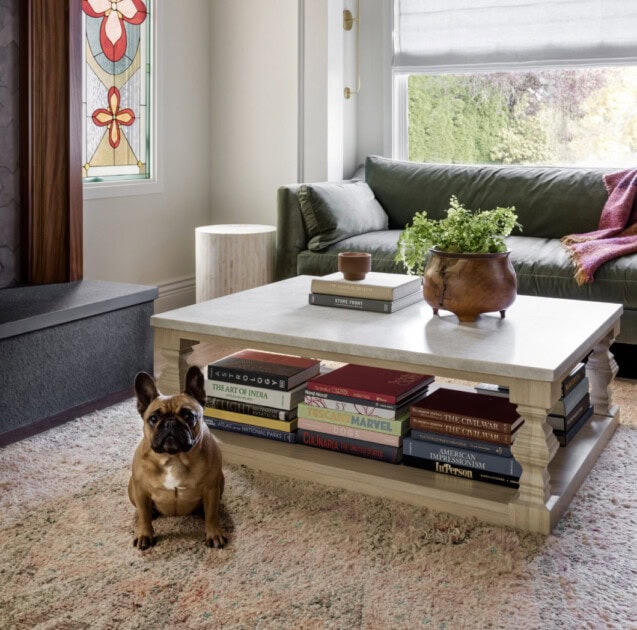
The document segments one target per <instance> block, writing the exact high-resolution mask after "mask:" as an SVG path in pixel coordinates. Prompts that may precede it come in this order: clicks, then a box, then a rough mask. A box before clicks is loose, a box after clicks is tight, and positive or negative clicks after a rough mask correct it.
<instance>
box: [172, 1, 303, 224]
mask: <svg viewBox="0 0 637 630" xmlns="http://www.w3.org/2000/svg"><path fill="white" fill-rule="evenodd" d="M179 4H180V5H181V4H182V3H179ZM210 26H211V28H210V34H209V39H210V46H211V68H210V74H209V77H210V94H211V98H210V111H209V117H210V123H211V133H210V136H209V139H210V152H211V163H210V170H209V173H208V177H209V179H210V185H211V189H210V213H209V220H210V223H265V224H270V225H275V224H276V191H277V188H278V187H279V186H281V185H282V184H289V183H293V182H295V181H296V180H297V165H298V146H297V138H298V129H297V126H298V118H297V115H298V107H297V104H298V30H299V29H298V3H297V0H268V1H267V2H263V0H231V1H230V0H212V2H211V19H210Z"/></svg>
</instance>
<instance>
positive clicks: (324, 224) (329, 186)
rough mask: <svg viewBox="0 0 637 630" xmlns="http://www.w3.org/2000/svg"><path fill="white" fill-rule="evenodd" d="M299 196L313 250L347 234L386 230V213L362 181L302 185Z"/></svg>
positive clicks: (354, 234)
mask: <svg viewBox="0 0 637 630" xmlns="http://www.w3.org/2000/svg"><path fill="white" fill-rule="evenodd" d="M298 199H299V204H300V206H301V213H302V215H303V220H304V222H305V229H306V231H307V235H308V249H310V250H312V251H319V250H321V249H325V248H326V247H329V246H330V245H333V244H334V243H338V242H339V241H342V240H343V239H346V238H349V237H350V236H356V235H357V234H364V233H365V232H375V231H377V230H386V229H387V223H388V219H387V214H386V212H385V211H384V210H383V207H382V206H381V205H380V204H379V203H378V201H376V198H375V197H374V193H373V191H372V189H371V188H370V187H369V186H368V185H367V184H366V183H365V182H361V181H349V182H327V183H321V184H304V185H302V186H301V187H300V188H299V192H298Z"/></svg>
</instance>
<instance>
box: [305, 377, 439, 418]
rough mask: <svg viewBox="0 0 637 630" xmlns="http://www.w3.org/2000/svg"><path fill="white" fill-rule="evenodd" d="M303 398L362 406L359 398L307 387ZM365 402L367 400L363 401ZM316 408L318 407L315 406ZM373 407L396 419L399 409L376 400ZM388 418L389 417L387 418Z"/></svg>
mask: <svg viewBox="0 0 637 630" xmlns="http://www.w3.org/2000/svg"><path fill="white" fill-rule="evenodd" d="M309 384H310V381H308V386H309ZM426 392H427V388H426V387H425V388H424V389H423V390H422V392H418V398H420V397H422V396H424V395H425V393H426ZM305 397H310V398H312V399H315V398H324V399H325V400H330V401H333V402H347V403H354V404H358V405H360V404H362V400H361V399H360V398H355V397H353V396H340V395H338V394H328V393H326V392H319V391H316V390H311V391H310V390H309V389H308V387H306V388H305ZM365 400H367V399H365ZM302 402H305V404H309V403H308V402H307V401H305V400H303V401H302ZM405 404H406V403H402V404H401V406H403V405H405ZM317 406H318V405H317ZM373 406H374V407H375V408H376V409H385V410H387V411H390V412H392V413H393V416H392V417H394V418H395V417H396V410H397V409H398V408H399V405H396V404H392V403H386V402H379V401H378V400H375V401H374V402H373ZM387 417H390V416H387Z"/></svg>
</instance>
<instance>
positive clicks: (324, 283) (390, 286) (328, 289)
mask: <svg viewBox="0 0 637 630" xmlns="http://www.w3.org/2000/svg"><path fill="white" fill-rule="evenodd" d="M421 288H422V278H421V277H420V276H409V275H407V274H402V273H381V272H379V271H370V272H369V273H368V274H367V275H366V276H365V279H364V280H345V278H343V274H342V273H341V272H340V271H337V272H336V273H331V274H328V275H326V276H321V277H320V278H312V284H311V290H312V293H325V294H327V295H344V296H346V297H355V298H368V299H370V300H388V301H392V300H397V299H399V298H402V297H404V296H405V295H409V294H410V293H415V292H416V291H420V290H421Z"/></svg>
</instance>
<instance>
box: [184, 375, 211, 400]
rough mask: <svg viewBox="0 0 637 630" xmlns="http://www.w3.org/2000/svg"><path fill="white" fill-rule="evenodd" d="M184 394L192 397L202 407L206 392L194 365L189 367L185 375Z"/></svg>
mask: <svg viewBox="0 0 637 630" xmlns="http://www.w3.org/2000/svg"><path fill="white" fill-rule="evenodd" d="M184 393H185V394H188V395H189V396H192V397H193V398H194V399H195V400H196V401H197V402H198V403H199V404H200V405H201V406H202V407H203V406H204V405H205V403H206V390H205V388H204V384H203V374H202V373H201V370H200V369H199V368H198V367H197V366H196V365H193V366H191V367H190V368H189V369H188V372H187V373H186V389H184Z"/></svg>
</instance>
